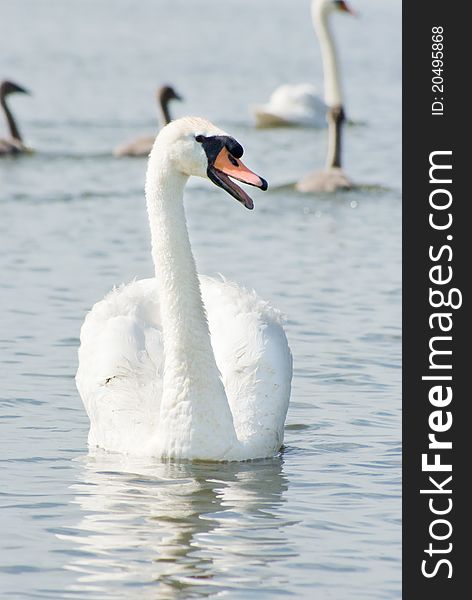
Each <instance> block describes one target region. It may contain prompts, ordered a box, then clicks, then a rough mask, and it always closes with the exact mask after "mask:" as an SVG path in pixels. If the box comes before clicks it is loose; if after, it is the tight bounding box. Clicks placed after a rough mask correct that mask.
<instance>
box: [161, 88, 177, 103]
mask: <svg viewBox="0 0 472 600" xmlns="http://www.w3.org/2000/svg"><path fill="white" fill-rule="evenodd" d="M157 99H158V100H159V101H160V102H161V103H167V102H169V101H170V100H182V97H181V96H180V95H179V94H178V93H177V92H176V91H175V90H174V88H173V87H172V86H170V85H163V86H161V87H160V88H159V89H158V90H157Z"/></svg>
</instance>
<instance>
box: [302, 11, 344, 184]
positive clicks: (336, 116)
mask: <svg viewBox="0 0 472 600" xmlns="http://www.w3.org/2000/svg"><path fill="white" fill-rule="evenodd" d="M311 10H312V16H313V24H314V27H315V30H316V32H317V34H318V39H319V40H320V46H321V54H322V57H323V72H324V80H325V83H324V87H325V100H326V105H327V112H326V118H327V121H328V153H327V157H326V167H325V169H323V170H321V171H320V170H318V171H314V172H313V173H310V174H309V175H308V176H306V177H304V178H303V179H302V180H301V181H299V182H298V183H297V184H296V185H295V187H296V189H297V190H298V191H300V192H307V193H312V192H335V191H336V190H339V189H351V188H352V183H351V181H350V180H349V178H348V177H347V176H346V175H345V173H344V171H343V170H342V166H341V157H342V135H341V134H342V127H343V124H344V121H345V120H346V115H345V112H344V100H343V90H342V85H341V77H340V73H339V64H338V58H337V54H336V48H335V45H334V40H333V36H332V33H331V30H330V28H329V16H330V14H331V13H332V12H333V11H335V10H343V11H345V12H350V13H352V14H354V13H353V11H352V9H351V8H350V7H349V6H348V5H347V4H346V3H345V2H344V1H343V0H313V2H312V4H311Z"/></svg>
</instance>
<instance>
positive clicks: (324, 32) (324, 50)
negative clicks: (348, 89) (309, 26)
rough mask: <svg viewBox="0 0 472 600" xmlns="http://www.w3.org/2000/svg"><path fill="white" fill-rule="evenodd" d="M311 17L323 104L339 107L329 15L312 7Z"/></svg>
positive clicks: (335, 56) (339, 96) (337, 72)
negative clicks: (317, 47) (321, 76)
mask: <svg viewBox="0 0 472 600" xmlns="http://www.w3.org/2000/svg"><path fill="white" fill-rule="evenodd" d="M312 17H313V26H314V28H315V31H316V34H317V36H318V40H319V43H320V48H321V57H322V60H323V74H324V94H325V102H326V104H327V105H328V106H341V105H342V104H343V93H342V87H341V77H340V72H339V61H338V57H337V53H336V47H335V45H334V38H333V34H332V32H331V27H330V24H329V15H328V14H327V13H325V12H322V11H320V10H319V8H317V6H316V5H314V6H313V12H312Z"/></svg>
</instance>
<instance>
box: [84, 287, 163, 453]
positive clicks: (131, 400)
mask: <svg viewBox="0 0 472 600" xmlns="http://www.w3.org/2000/svg"><path fill="white" fill-rule="evenodd" d="M156 298H157V294H156V291H155V280H154V279H146V280H141V281H136V282H133V283H131V284H129V285H126V286H122V287H120V288H117V289H115V290H113V291H112V292H110V293H109V294H108V295H107V296H106V297H105V298H104V299H103V300H102V301H101V302H98V303H97V304H95V306H94V307H93V308H92V310H91V311H90V312H89V314H88V315H87V317H86V319H85V322H84V324H83V326H82V329H81V333H80V349H79V368H78V371H77V376H76V382H77V388H78V390H79V392H80V395H81V397H82V400H83V402H84V405H85V408H86V410H87V413H88V415H89V418H90V424H91V426H90V434H89V444H90V445H91V446H100V447H104V448H107V449H108V450H116V451H120V452H126V451H127V450H133V451H134V452H135V451H136V448H139V445H140V444H142V443H143V440H147V439H149V437H150V435H151V432H152V431H155V429H156V423H155V421H156V418H157V417H158V415H159V402H160V399H161V396H162V372H163V347H162V337H161V328H160V320H159V307H158V305H157V301H156Z"/></svg>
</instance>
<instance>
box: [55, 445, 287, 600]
mask: <svg viewBox="0 0 472 600" xmlns="http://www.w3.org/2000/svg"><path fill="white" fill-rule="evenodd" d="M80 460H81V461H82V462H83V477H82V478H81V479H82V481H81V482H80V483H77V484H75V485H73V486H72V488H73V490H74V493H75V497H74V499H73V502H74V503H76V504H78V505H79V506H80V508H81V510H82V511H83V518H82V520H81V521H80V523H79V524H78V525H76V526H75V527H72V528H69V529H68V531H69V532H70V534H67V535H63V534H60V535H59V537H60V538H61V539H63V540H67V542H68V543H72V544H73V545H74V548H73V556H74V558H73V559H72V560H71V561H70V562H69V564H67V565H66V568H67V569H70V570H73V571H75V572H77V579H76V582H75V584H74V585H73V587H72V588H70V591H71V592H72V593H74V592H75V594H77V593H79V595H80V593H82V594H83V595H84V596H85V595H88V594H97V593H98V594H99V597H100V598H107V597H113V598H114V597H116V593H117V591H118V590H119V594H120V596H119V597H120V598H123V597H128V596H127V595H126V591H125V590H126V589H128V590H129V593H130V594H131V595H130V596H129V597H138V596H136V595H135V594H137V593H138V592H137V590H138V589H139V597H140V598H154V599H155V598H183V597H185V598H187V597H207V596H209V595H213V594H215V593H218V592H222V591H223V590H231V589H233V590H236V589H237V590H244V591H245V592H249V591H250V590H253V591H255V590H256V588H257V587H259V585H260V584H262V582H263V586H264V592H265V593H269V592H270V591H271V590H273V591H274V592H280V590H281V588H282V589H283V587H284V584H286V583H287V582H286V581H285V578H284V577H283V576H282V575H281V574H280V573H277V569H276V568H275V569H274V563H276V562H278V561H281V560H282V561H283V560H287V559H288V558H290V557H293V556H295V553H294V551H293V549H292V548H290V547H289V545H288V542H287V536H286V531H285V530H286V527H287V526H289V525H291V524H293V522H289V521H288V520H287V519H286V518H285V517H284V515H283V512H282V511H281V508H282V507H283V504H284V502H285V499H284V492H285V491H286V490H287V479H286V477H285V475H284V473H283V460H282V459H281V458H280V457H278V458H273V459H267V460H260V461H254V462H246V463H236V462H235V463H190V462H188V463H167V464H165V463H155V464H149V461H148V462H147V463H146V462H145V461H144V460H138V459H133V460H132V461H131V460H128V459H126V463H124V459H123V457H119V456H116V455H115V456H114V455H110V454H108V455H106V454H105V453H103V454H98V455H94V456H87V457H86V458H83V459H80ZM69 553H70V552H69ZM123 593H124V594H125V595H124V596H123ZM75 594H74V595H75Z"/></svg>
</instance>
